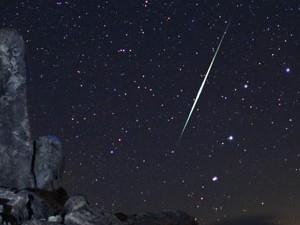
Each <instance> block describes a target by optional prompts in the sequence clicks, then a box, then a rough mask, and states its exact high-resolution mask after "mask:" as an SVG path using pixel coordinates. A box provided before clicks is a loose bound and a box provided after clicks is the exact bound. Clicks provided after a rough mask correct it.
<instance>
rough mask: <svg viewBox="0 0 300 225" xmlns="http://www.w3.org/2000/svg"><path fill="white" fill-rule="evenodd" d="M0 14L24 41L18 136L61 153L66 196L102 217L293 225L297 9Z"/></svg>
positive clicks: (16, 10)
mask: <svg viewBox="0 0 300 225" xmlns="http://www.w3.org/2000/svg"><path fill="white" fill-rule="evenodd" d="M0 11H1V16H0V25H1V28H14V29H17V30H18V31H19V32H20V33H21V34H22V35H23V37H24V40H25V42H26V61H27V64H28V67H27V69H28V102H29V106H28V107H29V114H30V123H31V132H32V136H33V138H34V139H35V138H37V137H38V136H42V135H47V134H54V135H56V136H58V137H59V138H60V139H61V141H62V142H63V145H64V151H65V156H66V166H65V171H64V175H63V179H64V181H63V182H64V187H65V188H66V189H67V191H68V192H69V193H70V194H76V193H77V194H85V195H86V196H87V198H88V199H89V201H90V202H91V203H92V204H97V205H99V206H103V207H104V208H105V209H107V210H112V211H114V212H118V211H122V212H126V213H135V212H144V211H158V210H162V209H182V210H185V211H187V212H188V213H189V214H191V215H193V216H195V217H196V218H197V221H198V222H199V224H201V225H202V224H210V223H215V222H216V221H218V220H219V221H223V220H233V221H239V219H238V218H239V217H245V218H249V221H250V220H251V219H252V221H253V218H254V219H255V218H266V217H267V218H269V219H270V221H271V222H270V223H272V224H285V225H298V224H299V223H300V149H299V145H300V129H299V128H300V121H299V120H300V113H299V112H300V102H299V100H300V3H299V1H293V0H290V1H287V0H252V1H246V0H245V1H225V0H223V1H216V0H202V1H200V0H198V1H196V0H189V1H183V0H181V1H180V0H169V1H168V0H166V1H159V0H129V1H123V0H111V1H104V0H102V1H100V0H99V1H96V0H86V1H79V0H77V1H72V0H69V1H58V0H51V1H50V0H48V1H47V0H43V1H29V0H27V1H21V0H20V1H19V0H18V1H17V0H11V1H8V0H7V1H5V0H1V2H0ZM230 20H231V23H230V26H229V29H228V32H227V34H226V36H225V38H224V41H223V44H222V46H221V49H220V51H219V54H218V55H217V58H216V60H215V63H214V64H213V67H212V69H211V71H210V74H209V77H208V80H207V83H206V85H205V87H204V90H203V92H202V94H201V96H200V99H199V101H198V103H197V105H196V108H195V111H194V113H193V115H192V117H191V120H190V122H189V124H188V126H187V128H186V130H185V133H184V135H183V137H182V139H181V142H180V144H178V139H179V136H180V132H181V130H182V128H183V125H184V123H185V121H186V119H187V116H188V114H189V112H190V109H191V107H192V104H193V101H194V99H195V97H196V94H197V92H198V90H199V87H200V85H201V83H202V81H203V78H204V75H205V73H206V72H207V69H208V67H209V65H210V62H211V60H212V57H213V55H214V53H215V51H216V48H217V46H218V44H219V41H220V39H221V37H222V35H223V32H224V30H225V28H226V26H227V24H228V23H229V21H230ZM246 220H247V219H246ZM224 224H227V223H226V222H224ZM236 224H237V223H236ZM244 224H246V223H244Z"/></svg>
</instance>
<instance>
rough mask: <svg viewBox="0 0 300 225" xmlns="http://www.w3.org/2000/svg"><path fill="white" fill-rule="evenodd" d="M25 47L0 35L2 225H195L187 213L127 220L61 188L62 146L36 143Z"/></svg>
mask: <svg viewBox="0 0 300 225" xmlns="http://www.w3.org/2000/svg"><path fill="white" fill-rule="evenodd" d="M25 71H26V69H25V62H24V42H23V39H22V37H21V36H20V35H19V34H18V33H17V32H15V31H11V30H0V225H59V224H65V225H154V224H156V225H196V224H197V223H196V222H195V220H194V218H192V217H190V216H189V215H187V214H186V213H184V212H182V211H164V212H158V213H144V214H140V215H126V214H124V213H116V214H113V213H110V212H107V211H105V210H104V209H103V208H101V207H96V206H92V205H90V204H89V203H88V201H87V200H86V199H85V198H84V197H82V196H72V197H70V198H69V197H68V195H67V193H66V191H65V190H64V189H63V188H62V187H61V175H62V171H63V166H64V159H63V151H62V145H61V142H60V141H59V139H58V138H56V137H54V136H50V135H48V136H43V137H40V138H38V139H37V140H36V141H35V142H34V143H33V142H32V141H31V136H30V132H29V122H28V116H27V100H26V76H25V74H26V72H25Z"/></svg>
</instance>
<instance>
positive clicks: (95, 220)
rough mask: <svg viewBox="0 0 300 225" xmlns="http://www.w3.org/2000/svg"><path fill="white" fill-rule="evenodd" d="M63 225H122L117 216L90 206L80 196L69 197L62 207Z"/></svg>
mask: <svg viewBox="0 0 300 225" xmlns="http://www.w3.org/2000/svg"><path fill="white" fill-rule="evenodd" d="M64 224H65V225H82V224H84V225H124V223H122V222H121V221H120V220H118V218H117V217H116V216H115V215H114V214H112V213H108V212H106V211H104V210H103V208H100V207H96V206H91V205H89V204H88V203H87V200H86V199H85V198H84V197H82V196H74V197H71V198H70V199H69V200H68V201H67V202H66V204H65V207H64Z"/></svg>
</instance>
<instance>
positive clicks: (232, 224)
mask: <svg viewBox="0 0 300 225" xmlns="http://www.w3.org/2000/svg"><path fill="white" fill-rule="evenodd" d="M274 220H275V219H274V218H273V217H271V216H268V215H257V216H245V217H240V218H235V219H230V220H226V221H220V222H217V223H213V224H212V225H276V224H277V225H278V224H280V223H276V222H274Z"/></svg>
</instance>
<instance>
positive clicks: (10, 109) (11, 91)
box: [0, 30, 34, 189]
mask: <svg viewBox="0 0 300 225" xmlns="http://www.w3.org/2000/svg"><path fill="white" fill-rule="evenodd" d="M32 156H33V148H32V141H31V136H30V132H29V123H28V115H27V99H26V68H25V62H24V41H23V38H22V37H21V36H20V35H19V34H18V33H17V32H16V31H13V30H0V171H1V172H0V186H5V187H14V188H18V189H21V188H27V187H34V177H33V174H32Z"/></svg>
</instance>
